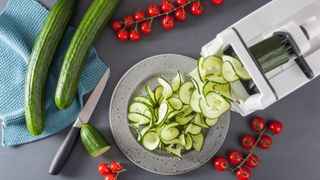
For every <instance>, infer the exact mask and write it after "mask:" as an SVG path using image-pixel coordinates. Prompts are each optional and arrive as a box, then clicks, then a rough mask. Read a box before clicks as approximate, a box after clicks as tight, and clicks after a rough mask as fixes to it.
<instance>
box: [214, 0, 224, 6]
mask: <svg viewBox="0 0 320 180" xmlns="http://www.w3.org/2000/svg"><path fill="white" fill-rule="evenodd" d="M223 2H224V0H211V3H212V4H214V5H216V6H220V5H221V4H223Z"/></svg>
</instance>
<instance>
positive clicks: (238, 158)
mask: <svg viewBox="0 0 320 180" xmlns="http://www.w3.org/2000/svg"><path fill="white" fill-rule="evenodd" d="M228 157H229V161H230V162H231V163H233V164H235V165H238V164H240V163H241V162H242V160H243V154H242V153H241V152H240V151H237V150H233V151H231V152H230V153H229V155H228Z"/></svg>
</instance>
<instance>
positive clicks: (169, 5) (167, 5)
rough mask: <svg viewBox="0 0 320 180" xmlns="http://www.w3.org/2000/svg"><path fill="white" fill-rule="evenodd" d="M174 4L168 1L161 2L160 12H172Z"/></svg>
mask: <svg viewBox="0 0 320 180" xmlns="http://www.w3.org/2000/svg"><path fill="white" fill-rule="evenodd" d="M174 8H175V7H174V4H173V3H172V2H171V1H170V0H164V1H162V2H161V10H162V11H163V12H170V11H172V10H174Z"/></svg>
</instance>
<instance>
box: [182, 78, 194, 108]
mask: <svg viewBox="0 0 320 180" xmlns="http://www.w3.org/2000/svg"><path fill="white" fill-rule="evenodd" d="M193 89H194V85H193V83H192V82H190V81H187V82H185V83H183V84H182V85H181V87H180V90H179V98H180V100H181V101H182V102H183V104H189V102H190V97H191V93H192V91H193Z"/></svg>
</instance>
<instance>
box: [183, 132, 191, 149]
mask: <svg viewBox="0 0 320 180" xmlns="http://www.w3.org/2000/svg"><path fill="white" fill-rule="evenodd" d="M185 141H186V144H185V145H184V149H185V150H187V151H188V150H190V149H191V148H192V138H191V136H190V135H189V134H185Z"/></svg>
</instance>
